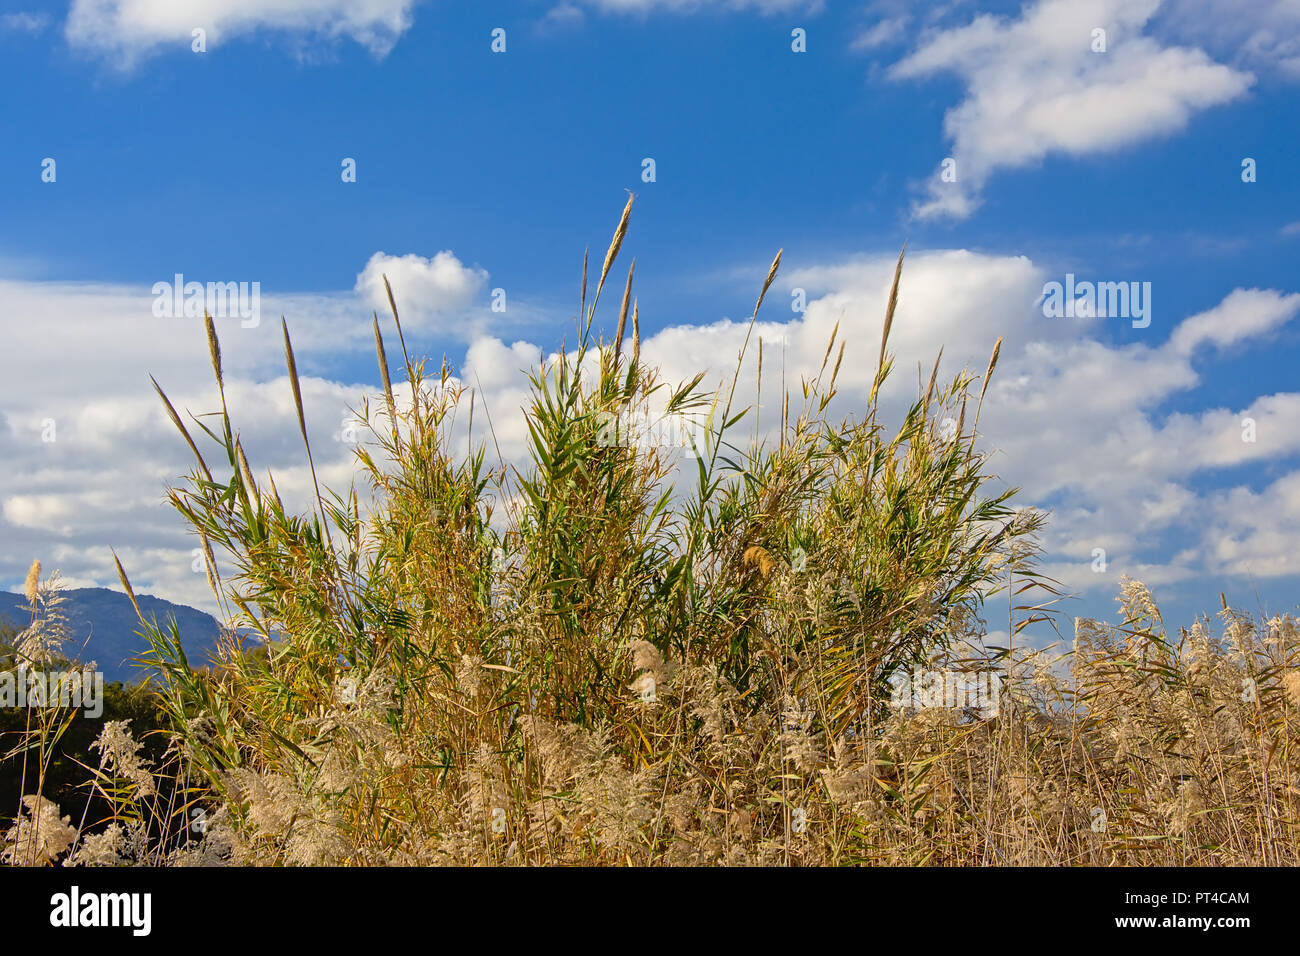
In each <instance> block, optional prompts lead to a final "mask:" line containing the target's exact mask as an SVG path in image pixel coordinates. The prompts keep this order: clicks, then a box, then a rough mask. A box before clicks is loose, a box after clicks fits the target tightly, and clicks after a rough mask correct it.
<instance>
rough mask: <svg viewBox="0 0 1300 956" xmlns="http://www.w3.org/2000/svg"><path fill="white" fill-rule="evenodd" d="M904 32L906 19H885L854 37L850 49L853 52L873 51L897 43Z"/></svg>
mask: <svg viewBox="0 0 1300 956" xmlns="http://www.w3.org/2000/svg"><path fill="white" fill-rule="evenodd" d="M906 32H907V18H906V17H887V18H885V19H883V20H879V21H877V22H876V23H875V24H873V25H872V26H871V27H869V28H868V29H866V30H863V31H862V32H861V33H859V34H858V35H857V36H856V37H854V39H853V42H852V43H851V44H850V47H851V48H852V49H854V50H874V49H875V48H876V47H882V46H888V45H889V44H891V43H894V42H896V41H898V40H899V39H901V38H902V37H903V35H904V34H905V33H906Z"/></svg>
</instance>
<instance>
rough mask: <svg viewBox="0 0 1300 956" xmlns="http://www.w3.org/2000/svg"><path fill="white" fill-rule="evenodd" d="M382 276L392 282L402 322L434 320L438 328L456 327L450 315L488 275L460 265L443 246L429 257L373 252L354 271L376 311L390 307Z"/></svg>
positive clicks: (417, 323) (417, 324)
mask: <svg viewBox="0 0 1300 956" xmlns="http://www.w3.org/2000/svg"><path fill="white" fill-rule="evenodd" d="M384 276H388V281H389V283H390V284H391V285H392V287H393V296H394V299H395V300H396V301H397V309H398V313H399V314H400V315H401V317H402V322H403V324H404V325H406V326H407V327H410V328H427V327H430V326H440V328H439V331H453V330H455V329H456V328H457V324H456V323H455V322H453V321H452V320H453V319H455V318H456V317H457V316H458V314H459V313H462V312H463V311H464V310H465V309H467V308H468V307H469V305H470V303H471V301H472V300H473V298H474V297H475V296H476V295H477V294H478V293H479V291H480V290H481V289H482V288H483V286H484V284H485V283H486V282H487V280H488V274H487V272H485V271H484V270H482V269H477V268H470V267H468V266H465V265H463V264H462V263H461V261H460V260H459V259H457V258H456V257H455V255H453V254H452V253H451V252H450V251H449V250H444V251H442V252H439V253H438V254H437V255H435V256H433V258H431V259H426V258H425V257H424V256H418V255H415V254H408V255H404V256H390V255H388V253H385V252H376V253H375V254H374V255H373V256H371V257H370V261H369V262H367V263H366V266H365V268H364V269H362V270H361V272H360V273H359V274H358V275H357V283H356V289H355V291H356V292H357V294H358V295H359V296H361V297H362V299H363V300H364V301H365V302H366V303H367V305H368V306H369V307H370V308H371V309H372V310H374V311H377V312H379V313H381V314H385V313H387V312H389V311H390V307H389V304H388V293H387V291H386V290H385V289H384ZM460 337H468V336H460Z"/></svg>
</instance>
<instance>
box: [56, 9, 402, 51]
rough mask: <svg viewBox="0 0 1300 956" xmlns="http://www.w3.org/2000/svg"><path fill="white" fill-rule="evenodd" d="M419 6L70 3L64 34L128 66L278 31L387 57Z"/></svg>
mask: <svg viewBox="0 0 1300 956" xmlns="http://www.w3.org/2000/svg"><path fill="white" fill-rule="evenodd" d="M415 2H416V0H73V3H72V7H71V9H70V10H69V12H68V20H67V24H66V27H65V34H66V36H67V39H68V42H69V43H70V44H72V45H73V46H75V47H80V48H82V49H85V50H88V51H91V52H93V53H95V54H98V55H102V56H105V57H107V58H109V59H113V60H116V61H118V62H119V64H120V65H122V66H130V65H132V64H134V63H135V62H136V61H137V60H138V59H140V58H141V57H143V56H146V55H148V54H150V53H154V52H157V51H158V50H160V49H162V48H164V47H172V48H174V49H181V50H189V49H190V44H191V41H192V34H193V31H194V30H196V29H202V30H204V31H206V33H207V41H208V42H209V43H210V44H215V43H220V42H222V41H224V40H227V39H232V38H235V37H240V36H246V35H249V34H254V33H258V32H265V31H275V32H278V33H283V34H286V35H289V36H292V37H294V38H296V39H297V40H300V41H301V40H304V39H311V38H324V39H327V40H334V39H339V38H343V37H346V38H350V39H352V40H355V41H356V42H357V43H360V44H361V45H362V46H364V47H366V48H367V49H368V50H370V51H371V52H372V53H373V54H374V55H375V56H384V55H385V54H387V53H388V51H389V50H391V49H392V48H393V46H394V45H395V44H396V43H397V40H398V39H399V38H400V37H401V35H402V34H403V33H405V32H406V30H407V29H409V28H410V26H411V22H412V8H413V7H414V6H415Z"/></svg>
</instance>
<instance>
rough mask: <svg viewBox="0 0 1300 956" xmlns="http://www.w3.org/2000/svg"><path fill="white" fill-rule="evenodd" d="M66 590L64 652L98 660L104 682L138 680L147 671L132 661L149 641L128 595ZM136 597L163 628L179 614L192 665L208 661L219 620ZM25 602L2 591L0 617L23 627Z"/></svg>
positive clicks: (143, 596) (159, 600)
mask: <svg viewBox="0 0 1300 956" xmlns="http://www.w3.org/2000/svg"><path fill="white" fill-rule="evenodd" d="M62 593H63V596H64V603H63V610H64V612H65V613H66V614H67V617H68V624H69V633H70V636H69V638H68V642H67V643H66V644H65V645H64V648H63V650H64V653H65V654H67V655H68V656H69V657H75V658H77V659H79V660H82V661H96V662H97V663H98V664H99V669H100V670H101V671H103V672H104V679H105V680H106V681H115V680H120V681H125V682H135V681H138V680H140V679H141V678H142V676H143V670H142V669H141V668H140V667H138V666H136V665H135V664H132V663H131V659H132V658H135V657H139V656H140V655H141V654H142V653H144V651H145V650H146V649H147V648H148V646H149V644H148V641H146V640H145V639H144V638H143V637H141V636H140V635H139V634H137V633H136V631H137V630H139V629H140V621H139V619H138V618H137V617H136V614H135V608H133V607H132V606H131V600H130V598H128V597H127V596H126V595H125V594H122V593H120V592H118V591H110V590H108V589H107V588H69V589H68V590H65V591H63V592H62ZM136 597H137V598H138V599H139V601H140V610H141V611H142V612H144V615H145V617H146V618H153V619H155V620H157V621H158V623H159V624H161V625H164V626H165V625H166V623H167V619H168V618H169V617H175V618H176V625H177V627H178V628H179V629H180V635H181V646H182V647H184V648H185V654H186V656H188V657H189V661H190V664H191V665H192V666H195V667H197V666H199V665H201V664H206V663H208V660H209V658H210V656H211V654H212V652H213V651H214V650H215V649H216V646H217V635H218V633H219V628H218V626H217V621H216V618H214V617H213V616H212V615H211V614H205V613H203V612H202V611H199V610H195V609H194V608H192V607H187V606H186V605H184V604H173V603H172V602H171V601H164V600H163V599H162V598H156V597H151V596H150V595H148V594H139V595H136ZM26 604H27V599H26V598H24V597H23V596H22V595H21V594H11V593H9V592H8V591H0V620H5V619H7V620H8V621H9V623H10V624H14V625H16V626H17V627H19V628H23V627H25V626H26V625H27V623H28V621H29V615H28V614H27V612H26V611H25V610H24V607H25V606H26Z"/></svg>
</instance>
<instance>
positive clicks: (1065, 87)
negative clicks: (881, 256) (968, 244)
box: [891, 0, 1254, 218]
mask: <svg viewBox="0 0 1300 956" xmlns="http://www.w3.org/2000/svg"><path fill="white" fill-rule="evenodd" d="M1159 6H1160V3H1159V0H1040V2H1038V3H1037V4H1035V5H1033V6H1030V7H1027V8H1026V9H1025V10H1024V11H1023V12H1022V13H1021V15H1020V17H1019V18H1017V19H1007V18H1002V17H997V16H993V15H988V14H984V15H980V16H978V17H976V18H975V19H974V20H973V21H972V22H971V23H969V24H968V25H965V26H960V27H954V28H950V29H944V30H939V31H936V32H934V33H932V34H930V35H929V36H928V37H927V38H926V39H925V40H924V41H923V42H922V44H921V45H920V47H919V48H918V49H917V50H915V51H914V52H913V53H911V54H910V55H908V56H907V57H906V58H904V59H903V60H902V61H900V62H899V63H897V64H895V65H894V67H893V68H892V70H891V74H892V76H893V77H894V78H896V79H900V80H901V79H916V78H921V77H928V76H933V75H936V74H944V73H955V74H956V75H957V76H958V77H959V78H960V79H961V81H962V82H963V83H964V84H965V87H966V95H965V98H964V99H963V100H962V101H961V103H959V104H958V105H957V106H955V107H953V108H952V109H951V110H949V111H948V113H947V114H946V116H945V118H944V133H945V135H946V137H947V138H948V140H949V141H950V142H951V144H952V145H951V149H952V153H951V158H952V159H954V160H955V161H956V181H945V180H944V179H943V178H941V177H940V176H939V174H938V172H937V171H936V174H935V175H934V177H933V178H932V179H931V180H930V181H929V182H928V184H927V186H926V190H927V191H926V196H925V198H924V200H922V201H921V202H919V203H918V204H917V205H916V207H915V209H914V212H915V214H916V215H917V216H918V217H920V218H933V217H941V216H947V217H954V218H964V217H966V216H969V215H970V214H971V213H972V212H973V211H974V210H975V209H976V208H977V207H978V205H979V202H980V198H979V196H980V192H981V190H982V189H983V187H984V185H985V184H986V183H987V181H988V179H989V177H990V176H991V175H992V174H993V173H994V172H995V171H997V170H999V169H1015V168H1019V167H1024V166H1028V165H1032V164H1034V163H1037V162H1039V161H1041V160H1042V159H1043V158H1044V157H1046V156H1049V155H1051V154H1053V153H1061V154H1067V155H1076V156H1079V155H1087V154H1092V153H1101V152H1107V151H1112V150H1116V149H1119V148H1121V147H1124V146H1128V145H1130V144H1133V143H1137V142H1140V141H1143V140H1147V139H1151V138H1154V137H1159V136H1166V135H1169V134H1171V133H1175V132H1177V131H1179V130H1181V129H1183V128H1184V127H1185V126H1186V125H1187V124H1188V122H1189V120H1190V119H1191V117H1192V115H1193V114H1195V113H1197V112H1199V111H1202V110H1205V109H1209V108H1210V107H1214V106H1219V105H1222V104H1224V103H1228V102H1231V101H1233V100H1235V99H1237V98H1239V97H1240V96H1242V95H1243V94H1244V93H1245V92H1246V91H1247V90H1248V89H1249V88H1250V86H1251V84H1252V83H1253V81H1254V77H1253V76H1252V75H1251V74H1250V73H1248V72H1245V71H1243V70H1239V69H1235V68H1233V67H1230V66H1226V65H1223V64H1220V63H1216V62H1215V61H1214V60H1212V59H1211V58H1210V57H1209V55H1208V54H1206V53H1205V52H1204V51H1203V50H1201V49H1197V48H1191V47H1180V46H1170V45H1165V44H1163V43H1162V42H1161V41H1160V40H1158V39H1156V38H1154V37H1152V36H1149V35H1147V34H1146V33H1145V32H1144V31H1145V29H1146V27H1147V24H1148V22H1149V21H1150V20H1151V18H1152V16H1153V15H1154V14H1155V12H1156V10H1157V9H1158V7H1159ZM1094 30H1104V31H1105V43H1106V47H1105V52H1094V42H1095V41H1094V32H1093V31H1094ZM949 179H951V177H949Z"/></svg>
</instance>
